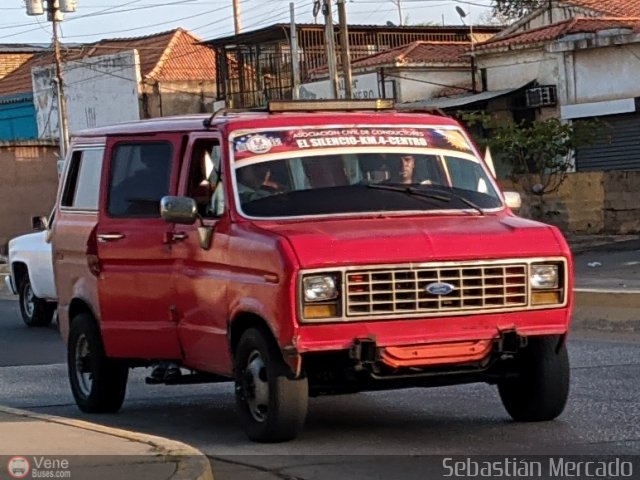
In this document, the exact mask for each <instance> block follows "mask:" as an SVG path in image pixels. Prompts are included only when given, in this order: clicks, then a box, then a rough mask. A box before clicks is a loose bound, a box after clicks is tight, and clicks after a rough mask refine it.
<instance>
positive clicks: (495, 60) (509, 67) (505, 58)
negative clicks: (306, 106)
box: [477, 49, 558, 91]
mask: <svg viewBox="0 0 640 480" xmlns="http://www.w3.org/2000/svg"><path fill="white" fill-rule="evenodd" d="M557 58H558V56H557V55H556V54H553V53H547V52H545V51H543V50H542V49H537V50H521V51H509V52H504V53H496V54H490V55H482V56H479V57H478V58H477V63H478V68H479V69H482V68H486V69H487V90H489V91H496V90H505V89H507V88H518V87H521V86H523V85H525V84H526V83H529V82H532V81H534V80H537V81H538V83H540V84H541V85H545V84H549V85H555V84H557V83H558V59H557Z"/></svg>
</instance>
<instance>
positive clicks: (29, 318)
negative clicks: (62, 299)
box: [18, 275, 55, 327]
mask: <svg viewBox="0 0 640 480" xmlns="http://www.w3.org/2000/svg"><path fill="white" fill-rule="evenodd" d="M18 295H19V300H20V314H21V316H22V320H23V321H24V323H25V324H26V325H27V326H28V327H46V326H47V325H49V324H50V323H51V320H52V319H53V311H54V310H55V305H53V304H50V303H49V302H47V301H46V300H44V299H42V298H38V297H36V295H35V293H33V289H32V288H31V280H29V275H25V276H24V278H23V280H22V282H21V283H20V289H19V291H18Z"/></svg>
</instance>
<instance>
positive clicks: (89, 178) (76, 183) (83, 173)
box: [61, 148, 104, 210]
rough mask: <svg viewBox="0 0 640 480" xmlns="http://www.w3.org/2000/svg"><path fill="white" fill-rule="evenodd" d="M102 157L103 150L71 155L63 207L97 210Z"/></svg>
mask: <svg viewBox="0 0 640 480" xmlns="http://www.w3.org/2000/svg"><path fill="white" fill-rule="evenodd" d="M103 155H104V149H103V148H91V149H87V150H77V151H75V152H73V153H72V155H71V160H70V162H71V164H70V165H69V173H68V174H67V181H66V184H65V186H64V193H63V194H62V202H61V205H62V206H63V207H68V208H75V209H79V210H97V209H98V195H99V192H100V177H101V175H102V157H103Z"/></svg>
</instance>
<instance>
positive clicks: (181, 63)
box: [0, 28, 216, 96]
mask: <svg viewBox="0 0 640 480" xmlns="http://www.w3.org/2000/svg"><path fill="white" fill-rule="evenodd" d="M132 49H136V50H137V51H138V56H139V58H140V70H141V75H142V78H143V79H145V80H153V81H159V82H167V81H215V78H216V72H215V66H216V61H215V53H214V51H213V50H212V49H211V48H209V47H207V46H205V45H203V44H201V43H200V40H199V39H198V38H197V37H195V36H194V35H192V34H191V33H189V32H187V31H185V30H183V29H181V28H178V29H176V30H171V31H169V32H163V33H158V34H155V35H149V36H146V37H138V38H118V39H106V40H100V41H99V42H96V43H93V44H90V45H85V46H84V47H82V48H74V49H64V50H63V58H64V60H65V61H73V60H80V59H82V58H87V57H96V56H100V55H109V54H114V53H119V52H123V51H126V50H132ZM53 62H54V60H53V55H52V54H51V52H46V53H41V54H37V55H35V56H34V57H33V58H32V59H31V60H30V61H28V62H26V63H25V64H23V65H22V66H21V67H20V68H18V69H17V70H15V71H14V72H12V73H11V74H9V75H7V76H6V77H5V78H4V79H2V80H0V96H3V95H12V94H16V93H24V92H30V91H31V90H32V88H33V87H32V83H31V69H32V68H34V67H41V66H45V65H51V64H52V63H53Z"/></svg>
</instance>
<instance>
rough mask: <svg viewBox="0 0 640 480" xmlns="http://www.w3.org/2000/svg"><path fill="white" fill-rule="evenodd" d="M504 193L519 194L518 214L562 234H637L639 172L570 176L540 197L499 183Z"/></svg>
mask: <svg viewBox="0 0 640 480" xmlns="http://www.w3.org/2000/svg"><path fill="white" fill-rule="evenodd" d="M500 184H501V186H502V188H503V189H505V190H516V191H518V192H520V194H521V195H522V199H523V208H522V209H521V210H520V215H521V216H523V217H527V218H535V219H537V220H541V221H543V222H545V223H551V224H553V225H556V226H558V227H559V228H561V229H562V230H563V231H564V232H565V233H574V234H602V233H606V234H632V233H640V172H636V171H627V172H577V173H571V174H569V175H568V176H567V179H566V180H565V181H564V183H563V184H562V185H561V187H560V188H559V189H558V190H557V191H556V192H554V193H550V194H547V195H545V196H544V199H543V200H544V202H543V203H541V200H540V197H538V196H536V195H533V194H530V193H528V192H525V191H524V189H523V187H522V185H521V184H514V183H513V182H511V181H508V180H501V181H500Z"/></svg>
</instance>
